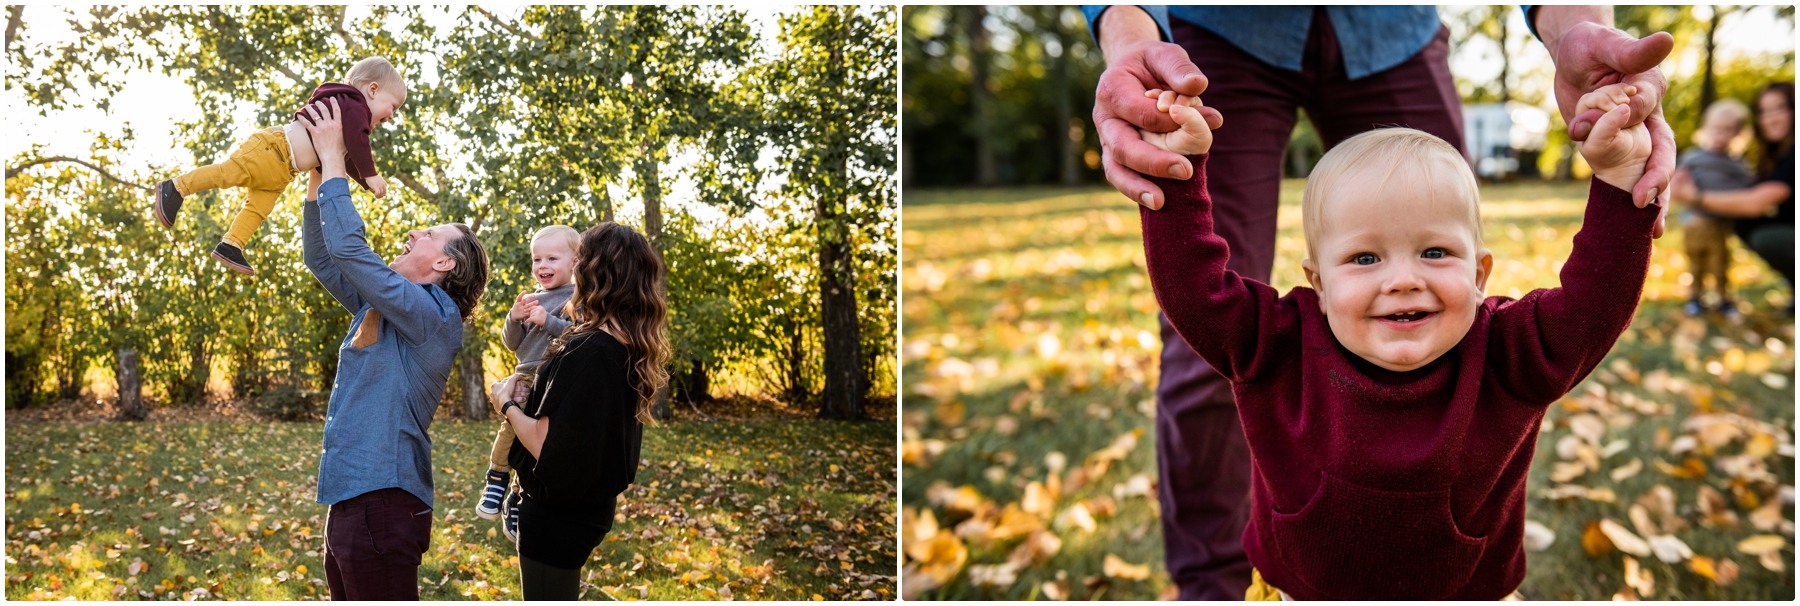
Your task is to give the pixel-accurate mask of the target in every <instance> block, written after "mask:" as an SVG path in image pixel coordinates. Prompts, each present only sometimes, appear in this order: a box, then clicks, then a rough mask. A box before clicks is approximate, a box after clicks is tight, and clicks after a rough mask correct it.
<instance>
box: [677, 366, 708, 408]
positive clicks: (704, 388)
mask: <svg viewBox="0 0 1800 606" xmlns="http://www.w3.org/2000/svg"><path fill="white" fill-rule="evenodd" d="M711 390H712V380H711V378H710V377H708V376H707V374H706V362H702V361H700V360H694V361H693V365H692V367H691V368H689V369H688V372H687V374H686V375H685V376H683V377H682V378H681V399H683V400H687V402H688V403H689V404H699V403H702V402H706V401H709V400H711V399H712V391H711Z"/></svg>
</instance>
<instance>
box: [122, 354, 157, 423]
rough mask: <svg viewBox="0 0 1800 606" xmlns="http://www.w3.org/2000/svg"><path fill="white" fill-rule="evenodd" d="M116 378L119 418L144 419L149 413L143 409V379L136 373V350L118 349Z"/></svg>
mask: <svg viewBox="0 0 1800 606" xmlns="http://www.w3.org/2000/svg"><path fill="white" fill-rule="evenodd" d="M117 378H118V380H119V420H121V421H142V420H144V418H145V417H147V416H149V413H148V411H146V410H144V380H143V378H142V377H141V376H140V375H139V374H138V353H137V350H134V349H121V350H119V370H118V375H117Z"/></svg>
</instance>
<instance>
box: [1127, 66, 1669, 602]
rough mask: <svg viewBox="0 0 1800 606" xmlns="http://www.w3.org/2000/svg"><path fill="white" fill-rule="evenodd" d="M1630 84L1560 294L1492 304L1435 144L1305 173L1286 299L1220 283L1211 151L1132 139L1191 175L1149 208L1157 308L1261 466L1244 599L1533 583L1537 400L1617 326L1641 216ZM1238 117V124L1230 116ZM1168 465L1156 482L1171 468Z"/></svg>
mask: <svg viewBox="0 0 1800 606" xmlns="http://www.w3.org/2000/svg"><path fill="white" fill-rule="evenodd" d="M1631 94H1635V89H1633V88H1631V87H1629V86H1625V85H1614V86H1609V87H1605V88H1603V89H1601V90H1600V91H1597V92H1595V93H1592V94H1589V95H1587V96H1586V97H1584V98H1583V99H1582V101H1581V108H1580V109H1581V110H1585V109H1587V108H1590V107H1594V108H1599V109H1603V110H1607V113H1606V114H1605V115H1604V117H1603V118H1602V119H1601V120H1600V121H1599V123H1598V124H1597V125H1596V126H1595V128H1594V131H1593V134H1592V135H1591V136H1590V137H1589V138H1588V140H1587V141H1585V142H1582V143H1581V145H1580V151H1581V154H1582V155H1583V156H1584V157H1586V159H1587V161H1588V164H1589V165H1590V166H1592V167H1593V169H1594V179H1593V182H1592V184H1591V186H1590V188H1589V194H1588V204H1587V209H1586V216H1585V218H1584V219H1583V222H1582V228H1581V231H1580V233H1578V234H1576V235H1575V238H1574V250H1573V251H1572V252H1571V253H1570V255H1569V260H1568V262H1567V263H1566V264H1565V265H1564V266H1563V269H1562V287H1560V288H1546V289H1539V290H1534V291H1532V292H1530V293H1528V294H1526V295H1525V296H1523V297H1521V298H1519V299H1512V298H1508V297H1484V294H1483V293H1484V289H1485V287H1486V284H1487V280H1488V277H1489V275H1490V272H1491V270H1492V268H1493V265H1494V257H1493V254H1492V253H1490V252H1489V251H1488V250H1487V249H1485V248H1483V247H1482V234H1481V210H1480V204H1479V203H1480V200H1479V194H1478V191H1477V189H1476V184H1475V176H1474V175H1473V174H1472V173H1471V172H1470V170H1469V166H1468V163H1467V161H1466V160H1465V159H1464V158H1463V155H1462V153H1461V152H1460V151H1458V150H1457V149H1455V148H1454V147H1452V146H1450V145H1449V144H1448V143H1445V142H1444V141H1443V140H1441V139H1438V138H1436V137H1433V136H1431V135H1429V134H1426V133H1423V132H1420V131H1417V130H1412V129H1406V128H1384V129H1378V130H1374V131H1370V132H1367V133H1364V134H1361V135H1358V136H1355V137H1351V138H1349V139H1347V140H1345V141H1344V142H1342V143H1340V144H1338V145H1337V146H1336V147H1334V148H1333V149H1332V150H1331V151H1330V152H1329V153H1327V154H1325V157H1324V159H1322V160H1321V161H1320V162H1319V165H1318V167H1317V168H1316V169H1315V171H1314V172H1313V174H1312V176H1311V178H1310V179H1309V181H1308V182H1307V185H1306V191H1305V193H1304V196H1303V198H1302V210H1301V212H1302V215H1303V218H1302V229H1303V231H1304V233H1305V236H1306V242H1307V259H1305V261H1304V262H1303V263H1302V267H1303V268H1304V270H1305V274H1306V279H1307V282H1308V283H1309V284H1310V287H1299V288H1295V289H1293V290H1292V291H1289V292H1288V294H1287V295H1286V296H1282V295H1280V294H1279V293H1277V292H1276V291H1275V289H1274V288H1272V287H1270V286H1269V285H1267V284H1263V283H1260V282H1257V281H1254V280H1250V279H1247V278H1243V277H1241V276H1239V275H1238V274H1236V273H1235V272H1231V271H1228V270H1226V269H1225V264H1226V259H1227V257H1228V256H1229V251H1228V249H1227V247H1226V245H1225V241H1224V240H1223V239H1222V238H1220V237H1219V236H1218V235H1216V234H1215V233H1214V232H1213V219H1212V201H1211V199H1210V197H1209V196H1208V194H1207V190H1206V179H1207V176H1206V171H1205V166H1206V156H1205V155H1204V154H1205V153H1206V152H1207V151H1208V150H1209V149H1210V147H1211V141H1212V136H1211V133H1210V132H1209V131H1207V129H1206V123H1205V121H1204V120H1202V119H1201V118H1200V117H1199V113H1198V112H1197V111H1195V110H1194V109H1193V108H1192V107H1188V106H1187V105H1184V104H1181V103H1179V102H1176V103H1163V104H1162V105H1163V106H1166V107H1167V111H1169V112H1170V114H1171V117H1172V118H1174V119H1175V121H1176V122H1177V123H1179V124H1181V125H1182V129H1181V130H1179V131H1176V132H1174V133H1168V134H1166V135H1151V134H1148V133H1146V136H1145V140H1146V141H1149V142H1151V143H1152V144H1155V145H1157V146H1159V147H1162V148H1163V149H1168V150H1170V151H1174V152H1177V153H1182V154H1188V155H1190V159H1191V160H1192V162H1193V164H1194V167H1195V169H1196V170H1195V176H1194V178H1193V179H1191V180H1188V181H1174V180H1168V179H1157V180H1156V183H1157V185H1159V186H1161V187H1162V188H1163V191H1165V192H1167V194H1168V196H1167V197H1168V203H1167V204H1166V205H1165V206H1164V207H1163V208H1162V209H1161V210H1148V209H1143V210H1142V211H1141V213H1142V220H1143V230H1144V249H1145V253H1146V260H1147V265H1148V268H1149V273H1150V280H1151V284H1152V285H1153V287H1154V288H1155V291H1156V297H1157V300H1158V302H1160V303H1161V305H1162V309H1163V311H1164V313H1166V314H1167V315H1168V318H1169V321H1170V323H1171V324H1173V325H1174V327H1175V330H1176V331H1177V332H1178V333H1180V334H1181V336H1182V338H1184V339H1185V340H1186V341H1187V343H1188V344H1189V345H1191V346H1192V347H1193V348H1194V350H1195V351H1196V352H1198V353H1199V354H1200V355H1201V356H1202V357H1204V358H1205V359H1206V361H1207V362H1209V363H1211V364H1212V365H1213V367H1215V368H1217V369H1218V370H1219V372H1221V373H1222V374H1224V375H1225V376H1226V377H1228V378H1229V379H1230V380H1231V382H1232V391H1233V393H1234V394H1235V395H1236V396H1237V405H1238V415H1239V419H1240V421H1241V422H1242V423H1243V426H1244V436H1245V438H1246V439H1247V441H1248V443H1249V446H1250V452H1251V456H1252V483H1251V486H1252V500H1251V503H1252V504H1251V512H1250V521H1249V524H1248V526H1247V527H1246V529H1245V530H1244V551H1245V553H1246V554H1247V555H1248V556H1249V559H1250V562H1251V563H1252V564H1253V565H1254V566H1255V573H1254V577H1255V578H1254V583H1255V584H1254V585H1253V586H1252V588H1251V593H1252V594H1257V593H1258V591H1259V590H1261V591H1262V594H1263V595H1285V596H1292V597H1294V598H1299V599H1314V600H1320V599H1336V600H1360V599H1427V600H1438V599H1468V600H1493V599H1498V598H1501V597H1504V596H1506V595H1508V594H1509V593H1511V592H1512V591H1513V590H1514V589H1516V588H1517V587H1518V586H1519V583H1520V582H1521V581H1522V580H1523V579H1524V576H1525V553H1524V551H1523V548H1522V543H1521V538H1522V536H1523V534H1524V528H1525V481H1526V474H1527V471H1528V470H1529V468H1530V465H1531V458H1532V452H1533V449H1534V447H1535V445H1536V443H1537V434H1538V428H1539V423H1540V422H1541V421H1542V420H1543V416H1544V412H1545V409H1546V408H1548V406H1549V405H1550V404H1551V403H1552V402H1554V401H1556V400H1557V399H1558V398H1560V397H1562V395H1563V394H1565V393H1567V392H1568V391H1569V390H1570V389H1571V388H1572V387H1574V386H1575V385H1576V384H1577V383H1578V382H1580V381H1581V380H1582V378H1584V377H1586V376H1587V375H1588V373H1589V372H1590V371H1592V370H1593V369H1594V367H1595V365H1597V364H1599V362H1600V361H1601V359H1602V358H1604V357H1605V356H1606V353H1607V351H1608V350H1610V349H1611V348H1612V345H1613V342H1614V341H1615V340H1616V339H1617V338H1618V337H1619V335H1620V334H1621V333H1622V332H1623V331H1624V330H1625V328H1626V327H1627V326H1628V325H1629V324H1630V322H1631V316H1632V314H1633V313H1634V312H1635V310H1636V308H1637V302H1638V297H1639V293H1640V292H1641V291H1642V289H1643V284H1644V276H1645V273H1646V268H1647V266H1648V262H1649V255H1650V239H1651V229H1652V225H1653V223H1654V222H1655V220H1656V218H1657V212H1658V209H1657V208H1655V207H1649V206H1647V207H1645V208H1637V207H1636V206H1635V205H1634V204H1633V202H1632V199H1631V194H1630V193H1629V192H1630V190H1631V188H1632V187H1633V186H1634V185H1636V183H1637V180H1638V179H1639V178H1640V177H1641V176H1642V175H1643V173H1644V163H1645V160H1646V158H1647V157H1648V156H1649V153H1650V138H1649V133H1648V130H1647V129H1646V128H1645V127H1644V126H1642V125H1638V126H1634V127H1630V128H1622V127H1623V125H1624V123H1625V122H1626V120H1627V117H1628V113H1627V111H1628V109H1627V108H1626V107H1625V106H1624V105H1623V104H1625V103H1626V102H1627V101H1628V100H1629V95H1631ZM1227 118H1229V116H1227ZM1182 472H1183V470H1181V469H1168V470H1165V473H1171V474H1174V473H1182Z"/></svg>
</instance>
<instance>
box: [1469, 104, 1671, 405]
mask: <svg viewBox="0 0 1800 606" xmlns="http://www.w3.org/2000/svg"><path fill="white" fill-rule="evenodd" d="M1634 93H1635V91H1633V90H1632V89H1631V87H1630V86H1628V85H1622V84H1621V85H1614V86H1607V87H1602V88H1601V89H1600V90H1597V91H1594V92H1592V93H1589V94H1587V95H1585V96H1583V97H1582V99H1581V106H1582V109H1586V108H1589V107H1593V108H1598V109H1601V110H1604V111H1606V114H1604V115H1603V116H1602V117H1601V118H1600V120H1599V121H1598V122H1597V123H1596V124H1595V125H1594V129H1593V131H1592V133H1591V134H1589V135H1588V138H1587V140H1586V141H1584V142H1582V143H1581V147H1580V150H1581V155H1582V156H1583V157H1585V158H1586V159H1587V161H1588V165H1589V166H1591V167H1593V169H1594V179H1593V182H1592V183H1591V185H1590V187H1589V192H1588V204H1587V210H1586V212H1585V215H1584V217H1583V218H1582V222H1581V231H1580V232H1578V233H1576V234H1575V239H1574V249H1573V250H1572V251H1570V253H1569V260H1568V262H1567V263H1565V264H1563V268H1562V272H1561V277H1562V286H1561V287H1558V288H1545V289H1539V290H1534V291H1531V292H1530V293H1527V294H1526V295H1525V296H1524V297H1522V298H1520V299H1519V300H1517V301H1510V302H1505V303H1502V304H1500V307H1499V308H1498V310H1497V311H1496V314H1495V315H1496V318H1495V321H1494V328H1493V332H1492V333H1491V334H1492V335H1493V337H1492V338H1491V339H1490V340H1489V342H1488V356H1489V359H1490V360H1491V363H1490V364H1489V368H1490V369H1491V370H1492V372H1493V373H1494V376H1495V378H1496V379H1498V380H1499V381H1501V382H1502V384H1504V385H1506V386H1507V389H1509V390H1511V391H1512V392H1513V393H1515V394H1518V395H1520V396H1523V397H1526V398H1529V399H1534V400H1538V401H1541V402H1543V403H1546V404H1547V403H1549V402H1551V401H1554V400H1555V399H1556V398H1559V397H1561V396H1562V395H1563V394H1565V393H1568V391H1569V390H1570V389H1573V388H1574V387H1575V385H1576V384H1577V383H1579V382H1580V381H1581V380H1582V379H1583V378H1586V377H1587V375H1588V373H1590V372H1593V370H1594V367H1595V366H1598V365H1599V364H1600V361H1601V360H1602V359H1603V358H1605V357H1606V353H1607V352H1608V351H1610V350H1611V349H1612V346H1613V343H1614V342H1615V341H1617V340H1618V338H1619V335H1620V334H1623V333H1624V332H1625V329H1626V328H1627V327H1628V326H1630V325H1631V316H1632V314H1633V313H1634V312H1636V310H1637V304H1638V298H1639V296H1640V295H1641V294H1642V292H1643V288H1644V278H1645V276H1646V274H1648V268H1649V261H1650V248H1651V247H1650V239H1651V232H1652V230H1653V229H1654V226H1655V224H1656V218H1657V215H1658V213H1659V212H1660V209H1659V208H1657V207H1646V208H1638V207H1637V206H1636V205H1635V204H1634V203H1633V202H1632V198H1631V190H1632V188H1633V187H1635V186H1636V185H1637V181H1638V179H1640V178H1642V177H1643V176H1644V165H1645V162H1647V161H1648V159H1649V157H1650V132H1649V129H1648V128H1646V127H1645V126H1643V125H1641V124H1640V125H1638V126H1634V127H1630V128H1624V124H1625V120H1626V118H1628V117H1629V116H1628V115H1627V111H1628V109H1627V107H1626V104H1627V102H1628V100H1629V96H1630V95H1632V94H1634Z"/></svg>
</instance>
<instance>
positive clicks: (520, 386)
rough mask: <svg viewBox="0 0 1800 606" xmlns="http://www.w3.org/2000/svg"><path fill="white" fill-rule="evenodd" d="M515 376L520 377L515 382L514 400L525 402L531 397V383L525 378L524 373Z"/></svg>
mask: <svg viewBox="0 0 1800 606" xmlns="http://www.w3.org/2000/svg"><path fill="white" fill-rule="evenodd" d="M513 376H515V377H518V379H517V380H516V381H515V382H514V383H513V393H512V395H513V398H512V401H514V402H518V403H520V404H524V403H525V400H526V399H528V398H530V397H531V383H530V382H529V381H526V380H525V375H523V374H519V375H513Z"/></svg>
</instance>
